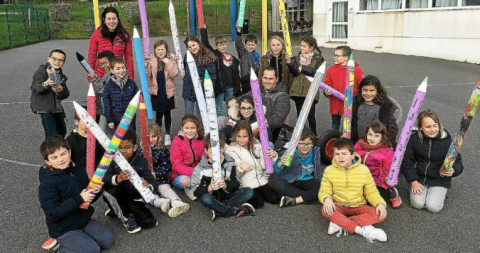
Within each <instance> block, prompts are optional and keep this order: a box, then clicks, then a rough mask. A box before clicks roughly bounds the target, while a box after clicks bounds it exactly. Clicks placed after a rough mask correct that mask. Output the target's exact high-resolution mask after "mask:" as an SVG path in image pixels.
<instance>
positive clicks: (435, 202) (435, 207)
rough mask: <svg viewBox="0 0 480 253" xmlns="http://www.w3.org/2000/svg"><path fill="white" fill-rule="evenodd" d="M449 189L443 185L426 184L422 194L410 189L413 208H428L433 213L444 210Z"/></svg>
mask: <svg viewBox="0 0 480 253" xmlns="http://www.w3.org/2000/svg"><path fill="white" fill-rule="evenodd" d="M447 190H448V189H447V188H445V187H441V186H428V185H424V186H423V192H422V195H416V194H413V193H412V192H411V191H410V205H411V206H412V207H413V208H417V209H422V208H426V209H427V210H428V211H430V212H432V213H438V212H440V211H442V208H443V202H444V201H445V196H446V195H447Z"/></svg>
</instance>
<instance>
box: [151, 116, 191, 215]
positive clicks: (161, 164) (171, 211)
mask: <svg viewBox="0 0 480 253" xmlns="http://www.w3.org/2000/svg"><path fill="white" fill-rule="evenodd" d="M149 129H150V145H151V148H152V158H153V171H154V172H155V180H156V182H157V184H158V192H159V193H160V195H161V196H162V197H164V198H166V199H168V203H167V204H166V206H165V209H162V211H164V212H168V216H170V217H172V218H173V217H177V216H178V215H180V214H182V213H186V212H187V211H188V209H189V208H190V205H189V204H187V203H184V202H183V201H182V200H181V199H180V197H178V195H177V194H176V193H175V191H173V190H172V188H171V187H170V183H171V180H170V172H171V171H172V163H171V162H170V152H169V151H168V148H167V147H166V146H165V144H164V143H163V133H162V129H161V128H160V127H159V126H158V125H157V124H150V125H149ZM170 203H171V204H172V207H171V208H170ZM157 205H158V204H157Z"/></svg>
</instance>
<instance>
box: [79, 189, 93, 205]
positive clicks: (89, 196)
mask: <svg viewBox="0 0 480 253" xmlns="http://www.w3.org/2000/svg"><path fill="white" fill-rule="evenodd" d="M95 191H96V189H90V190H87V189H84V190H83V191H82V192H81V193H80V196H81V197H82V199H83V201H84V202H91V201H92V200H93V199H94V198H95Z"/></svg>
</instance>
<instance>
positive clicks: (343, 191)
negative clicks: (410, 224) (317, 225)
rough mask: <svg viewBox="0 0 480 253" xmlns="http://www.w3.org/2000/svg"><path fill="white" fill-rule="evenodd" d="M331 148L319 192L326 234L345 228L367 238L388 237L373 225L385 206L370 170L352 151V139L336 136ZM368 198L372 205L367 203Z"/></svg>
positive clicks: (383, 211) (339, 231)
mask: <svg viewBox="0 0 480 253" xmlns="http://www.w3.org/2000/svg"><path fill="white" fill-rule="evenodd" d="M332 148H333V161H332V165H330V166H328V167H327V168H326V169H325V172H324V173H323V178H322V183H321V186H320V192H319V193H318V198H319V200H320V202H321V203H322V204H323V208H322V214H323V216H324V217H325V218H327V219H328V220H330V225H329V227H328V234H330V235H331V234H334V233H337V232H338V236H339V235H341V233H342V229H344V230H345V231H346V232H348V233H350V234H353V233H354V232H355V233H357V234H360V235H362V236H363V237H365V238H366V239H367V240H368V241H370V242H373V241H374V240H378V241H382V242H385V241H387V235H386V234H385V232H384V231H383V230H381V229H379V228H375V227H373V226H372V225H373V224H377V223H381V222H383V220H384V219H385V217H386V216H387V210H386V208H385V206H386V203H385V200H383V198H382V197H381V196H380V193H379V192H378V190H377V187H376V186H375V182H374V181H373V177H372V174H370V170H369V169H368V168H367V167H366V166H365V165H363V164H362V163H361V160H360V157H359V156H358V155H357V154H355V153H354V152H353V143H352V141H351V140H349V139H346V138H339V139H337V140H336V141H335V142H334V143H333V146H332ZM367 200H368V202H369V203H370V204H371V205H372V206H369V205H367Z"/></svg>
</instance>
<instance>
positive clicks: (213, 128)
mask: <svg viewBox="0 0 480 253" xmlns="http://www.w3.org/2000/svg"><path fill="white" fill-rule="evenodd" d="M203 85H204V86H205V97H206V100H207V110H208V119H209V120H210V124H209V125H206V126H205V128H210V143H211V144H212V158H213V165H212V166H213V178H214V180H215V181H218V180H219V179H221V178H222V167H221V165H220V164H221V162H220V138H219V136H218V122H217V109H216V108H215V93H214V92H213V83H212V79H210V75H208V72H207V71H206V70H205V79H204V81H203Z"/></svg>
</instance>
